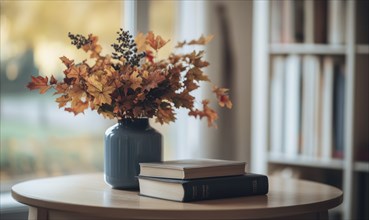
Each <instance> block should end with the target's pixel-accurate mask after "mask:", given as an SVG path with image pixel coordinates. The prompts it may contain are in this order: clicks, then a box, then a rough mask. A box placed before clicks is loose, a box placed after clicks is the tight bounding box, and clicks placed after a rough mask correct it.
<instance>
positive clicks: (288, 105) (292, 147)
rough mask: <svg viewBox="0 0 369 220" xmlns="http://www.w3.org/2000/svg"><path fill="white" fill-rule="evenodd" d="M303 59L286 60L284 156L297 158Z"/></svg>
mask: <svg viewBox="0 0 369 220" xmlns="http://www.w3.org/2000/svg"><path fill="white" fill-rule="evenodd" d="M300 83H301V57H300V56H298V55H289V56H288V57H287V58H286V71H285V89H284V97H285V101H284V105H285V107H284V109H285V111H284V116H283V120H284V122H283V123H284V132H283V143H284V147H285V151H284V154H285V155H286V156H287V157H295V156H296V155H297V154H298V146H299V142H300V141H299V136H300V85H301V84H300Z"/></svg>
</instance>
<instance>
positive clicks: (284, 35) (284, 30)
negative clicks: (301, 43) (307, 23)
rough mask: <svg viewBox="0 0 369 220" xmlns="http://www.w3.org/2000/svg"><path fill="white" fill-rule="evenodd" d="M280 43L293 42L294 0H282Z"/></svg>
mask: <svg viewBox="0 0 369 220" xmlns="http://www.w3.org/2000/svg"><path fill="white" fill-rule="evenodd" d="M281 16H282V17H281V21H282V25H281V43H294V42H295V1H289V0H282V13H281Z"/></svg>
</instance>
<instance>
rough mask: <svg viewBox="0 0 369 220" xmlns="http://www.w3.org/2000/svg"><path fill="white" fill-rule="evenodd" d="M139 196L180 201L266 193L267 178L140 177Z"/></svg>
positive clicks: (259, 175) (248, 174) (252, 176)
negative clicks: (182, 178) (183, 178)
mask: <svg viewBox="0 0 369 220" xmlns="http://www.w3.org/2000/svg"><path fill="white" fill-rule="evenodd" d="M138 181H139V186H140V195H143V196H148V197H154V198H159V199H166V200H172V201H179V202H190V201H200V200H210V199H223V198H231V197H241V196H252V195H265V194H267V193H268V190H269V183H268V177H267V176H265V175H261V174H252V173H247V174H244V175H238V176H228V177H212V178H201V179H192V180H181V179H168V178H156V177H147V176H141V175H140V176H139V177H138Z"/></svg>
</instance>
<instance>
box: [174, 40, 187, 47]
mask: <svg viewBox="0 0 369 220" xmlns="http://www.w3.org/2000/svg"><path fill="white" fill-rule="evenodd" d="M184 45H186V41H182V42H181V41H179V42H177V45H176V46H175V48H182V47H183V46H184Z"/></svg>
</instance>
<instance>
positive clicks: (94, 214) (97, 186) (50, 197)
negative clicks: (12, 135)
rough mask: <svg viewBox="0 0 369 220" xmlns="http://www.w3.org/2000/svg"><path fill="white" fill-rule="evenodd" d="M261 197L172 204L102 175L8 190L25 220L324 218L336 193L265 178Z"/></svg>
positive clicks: (325, 187) (332, 189)
mask: <svg viewBox="0 0 369 220" xmlns="http://www.w3.org/2000/svg"><path fill="white" fill-rule="evenodd" d="M269 184H270V189H269V193H268V194H267V195H264V196H250V197H238V198H230V199H219V200H205V201H198V202H191V203H181V202H172V201H166V200H160V199H154V198H149V197H144V196H139V192H138V191H124V190H115V189H112V188H111V187H110V186H108V185H107V184H106V183H105V182H104V178H103V174H102V173H97V174H84V175H72V176H62V177H53V178H46V179H37V180H31V181H27V182H23V183H19V184H17V185H15V186H13V188H12V196H13V197H14V199H16V200H17V201H19V202H21V203H24V204H27V205H29V207H30V212H29V219H41V220H43V219H268V218H270V219H328V209H331V208H334V207H336V206H338V205H339V204H340V203H342V199H343V194H342V191H341V190H339V189H337V188H335V187H332V186H328V185H324V184H320V183H315V182H310V181H302V180H296V179H282V178H269Z"/></svg>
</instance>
